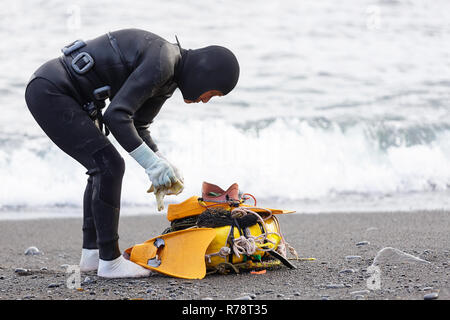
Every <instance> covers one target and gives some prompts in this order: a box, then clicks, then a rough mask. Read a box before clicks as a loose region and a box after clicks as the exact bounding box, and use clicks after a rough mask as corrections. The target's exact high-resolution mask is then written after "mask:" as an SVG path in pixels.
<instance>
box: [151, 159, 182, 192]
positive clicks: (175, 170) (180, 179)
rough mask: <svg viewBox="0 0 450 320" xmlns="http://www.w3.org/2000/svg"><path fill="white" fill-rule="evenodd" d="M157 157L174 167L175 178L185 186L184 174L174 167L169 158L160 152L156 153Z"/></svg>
mask: <svg viewBox="0 0 450 320" xmlns="http://www.w3.org/2000/svg"><path fill="white" fill-rule="evenodd" d="M156 155H157V156H158V157H160V158H161V159H163V160H165V161H167V163H169V165H170V166H171V167H172V170H173V172H174V173H175V177H177V179H178V180H179V181H181V183H182V184H183V185H184V176H183V173H181V170H180V169H178V168H177V167H176V166H174V165H173V163H171V162H170V161H169V160H167V158H166V157H165V156H164V155H163V154H162V153H161V152H160V151H156ZM182 191H183V189H181V190H180V191H179V192H178V193H181V192H182ZM178 193H177V194H178Z"/></svg>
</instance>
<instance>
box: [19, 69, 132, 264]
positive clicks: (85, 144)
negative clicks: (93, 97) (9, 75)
mask: <svg viewBox="0 0 450 320" xmlns="http://www.w3.org/2000/svg"><path fill="white" fill-rule="evenodd" d="M25 99H26V102H27V105H28V108H29V110H30V112H31V114H32V115H33V117H34V118H35V120H36V121H37V123H38V124H39V125H40V127H41V128H42V129H43V130H44V132H45V133H46V134H47V136H48V137H49V138H50V139H51V140H52V141H53V142H54V143H55V144H56V145H57V146H58V147H59V148H60V149H61V150H63V151H64V152H65V153H67V154H68V155H70V156H71V157H72V158H74V159H75V160H77V161H78V162H79V163H80V164H82V165H83V166H84V167H85V168H86V169H87V170H88V172H87V174H89V178H88V183H87V186H86V190H85V194H84V201H83V204H84V210H83V211H84V219H83V220H84V221H83V246H86V249H92V248H93V247H96V245H98V248H99V255H100V258H101V259H103V260H113V259H115V258H117V257H118V256H119V255H120V250H119V246H118V239H119V236H118V220H119V211H120V194H121V187H122V177H123V174H124V170H125V164H124V160H123V159H122V157H121V156H120V154H119V152H118V151H117V150H116V149H115V148H114V146H113V145H112V144H111V142H110V141H109V140H108V139H107V138H106V137H105V136H104V135H103V134H102V133H101V132H100V130H99V129H98V128H97V127H96V126H95V124H94V123H93V122H92V120H91V119H90V118H89V116H88V115H87V113H86V112H84V111H83V110H82V108H81V106H80V105H79V103H78V102H77V101H76V100H75V99H74V98H72V97H71V96H69V95H67V94H65V93H64V92H63V91H62V90H60V89H59V88H58V87H57V86H56V85H55V84H54V83H52V82H51V81H49V80H47V79H45V78H41V77H38V78H35V79H34V80H32V81H31V82H30V83H29V84H28V86H27V90H26V93H25ZM94 230H95V235H94ZM94 239H96V244H94V243H93V241H94Z"/></svg>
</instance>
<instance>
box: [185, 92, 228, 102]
mask: <svg viewBox="0 0 450 320" xmlns="http://www.w3.org/2000/svg"><path fill="white" fill-rule="evenodd" d="M215 96H219V97H220V96H223V93H222V92H220V91H218V90H209V91H206V92H205V93H202V94H201V95H200V97H198V99H197V100H195V101H194V100H187V99H184V102H186V103H197V102H200V101H201V102H203V103H207V102H208V101H209V99H211V98H212V97H215Z"/></svg>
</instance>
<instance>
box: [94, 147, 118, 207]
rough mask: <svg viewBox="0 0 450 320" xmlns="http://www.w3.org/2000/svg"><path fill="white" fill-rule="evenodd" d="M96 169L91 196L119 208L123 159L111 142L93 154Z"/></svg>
mask: <svg viewBox="0 0 450 320" xmlns="http://www.w3.org/2000/svg"><path fill="white" fill-rule="evenodd" d="M92 156H93V158H94V161H95V164H96V165H97V169H98V170H93V175H92V177H93V197H94V198H95V197H98V198H99V199H100V200H102V201H104V202H106V203H107V204H109V205H111V206H113V207H115V208H119V207H120V195H121V190H122V178H123V175H124V173H125V161H124V159H123V158H122V156H121V155H120V154H119V152H118V151H117V150H116V148H114V146H113V145H112V144H109V145H108V146H106V147H104V148H102V149H100V150H98V151H96V152H95V153H94V154H93V155H92Z"/></svg>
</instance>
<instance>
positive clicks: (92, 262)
mask: <svg viewBox="0 0 450 320" xmlns="http://www.w3.org/2000/svg"><path fill="white" fill-rule="evenodd" d="M98 260H99V258H98V249H81V259H80V271H82V272H87V271H94V270H97V269H98Z"/></svg>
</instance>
